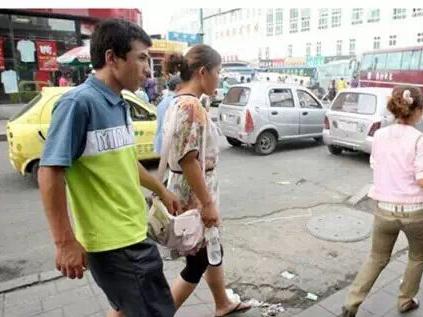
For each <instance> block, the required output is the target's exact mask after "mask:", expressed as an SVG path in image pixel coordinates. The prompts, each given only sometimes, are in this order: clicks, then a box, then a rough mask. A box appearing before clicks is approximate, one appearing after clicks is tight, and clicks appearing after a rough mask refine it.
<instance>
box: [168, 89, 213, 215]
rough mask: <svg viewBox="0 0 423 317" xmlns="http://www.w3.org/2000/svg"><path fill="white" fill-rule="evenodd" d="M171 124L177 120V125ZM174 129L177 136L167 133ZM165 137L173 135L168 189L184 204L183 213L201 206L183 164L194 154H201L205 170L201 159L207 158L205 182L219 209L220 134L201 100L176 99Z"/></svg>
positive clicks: (192, 98)
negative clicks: (184, 172)
mask: <svg viewBox="0 0 423 317" xmlns="http://www.w3.org/2000/svg"><path fill="white" fill-rule="evenodd" d="M171 120H174V122H173V124H172V122H171ZM170 127H173V129H174V131H173V133H172V131H169V130H167V129H171V128H170ZM164 133H165V135H166V137H168V136H167V135H169V134H171V135H172V136H171V138H172V139H171V143H170V149H169V157H168V163H169V167H170V172H169V180H168V189H169V190H170V191H171V192H173V193H175V194H176V196H177V197H178V198H179V199H180V200H181V203H182V206H183V210H184V211H186V210H189V209H194V208H199V207H200V206H201V205H200V202H199V200H198V199H197V197H196V196H195V194H194V192H193V191H192V189H191V186H190V185H189V184H188V181H187V180H186V178H185V176H184V175H183V174H182V168H181V166H180V164H179V163H180V161H181V160H182V159H183V158H184V157H185V156H186V155H187V154H188V153H189V152H192V151H198V153H199V155H198V159H199V160H200V165H201V166H203V162H201V159H202V157H205V164H204V165H205V169H206V173H205V181H206V184H207V188H208V190H209V193H210V195H211V197H212V199H213V200H214V202H215V204H216V207H217V208H218V209H219V184H218V180H217V171H216V166H217V163H218V154H219V146H218V136H219V133H218V128H217V127H216V125H215V124H214V122H213V121H212V120H211V118H210V115H209V114H208V112H207V111H206V109H205V108H204V107H203V106H202V105H201V103H200V100H199V99H198V98H196V97H194V96H191V95H181V96H178V97H176V98H175V99H174V102H173V103H172V105H171V106H170V107H169V109H168V111H167V113H166V118H165V123H164ZM204 142H205V144H204ZM203 150H204V152H205V153H204V154H203Z"/></svg>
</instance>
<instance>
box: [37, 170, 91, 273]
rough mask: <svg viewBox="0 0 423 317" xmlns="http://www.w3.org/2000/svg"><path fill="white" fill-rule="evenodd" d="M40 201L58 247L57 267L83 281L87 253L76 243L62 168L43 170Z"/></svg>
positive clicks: (40, 181)
mask: <svg viewBox="0 0 423 317" xmlns="http://www.w3.org/2000/svg"><path fill="white" fill-rule="evenodd" d="M38 182H39V186H40V192H41V198H42V201H43V204H44V210H45V214H46V217H47V220H48V223H49V227H50V231H51V234H52V236H53V240H54V244H55V246H56V268H57V269H58V270H60V271H62V274H63V275H64V276H67V277H69V278H71V279H74V278H75V277H77V278H82V276H83V272H84V269H85V267H86V260H85V250H84V249H83V247H82V246H81V245H80V244H79V242H78V241H77V240H76V238H75V235H74V233H73V230H72V226H71V223H70V219H69V215H68V210H67V204H66V190H65V177H64V168H63V167H40V170H39V174H38Z"/></svg>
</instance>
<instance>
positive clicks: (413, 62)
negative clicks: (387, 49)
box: [410, 50, 422, 70]
mask: <svg viewBox="0 0 423 317" xmlns="http://www.w3.org/2000/svg"><path fill="white" fill-rule="evenodd" d="M420 55H422V51H421V50H420V51H413V55H412V56H411V58H410V69H411V70H417V69H419V60H420Z"/></svg>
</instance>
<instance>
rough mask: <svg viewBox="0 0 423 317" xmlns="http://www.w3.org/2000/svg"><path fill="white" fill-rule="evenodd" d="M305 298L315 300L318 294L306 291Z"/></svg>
mask: <svg viewBox="0 0 423 317" xmlns="http://www.w3.org/2000/svg"><path fill="white" fill-rule="evenodd" d="M306 298H307V299H310V300H313V301H317V299H318V298H319V296H317V295H316V294H313V293H307V296H306Z"/></svg>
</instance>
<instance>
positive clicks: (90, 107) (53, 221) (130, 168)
mask: <svg viewBox="0 0 423 317" xmlns="http://www.w3.org/2000/svg"><path fill="white" fill-rule="evenodd" d="M151 45H152V42H151V39H150V37H149V36H148V35H147V34H146V33H145V32H144V30H143V29H141V27H139V26H138V25H136V24H134V23H132V22H128V21H125V20H118V19H112V20H106V21H104V22H102V23H101V24H99V25H98V26H97V28H96V30H95V31H94V32H93V34H92V38H91V52H90V54H91V61H92V65H93V68H94V69H95V70H96V73H95V75H93V76H90V77H89V78H88V79H87V80H86V81H85V82H84V83H83V84H81V85H79V86H78V87H76V88H75V89H72V90H71V91H69V92H68V93H66V94H65V95H63V97H62V98H60V100H59V101H58V103H57V104H56V106H55V108H54V110H53V114H52V121H51V126H50V128H49V131H48V136H47V140H46V143H45V147H44V152H43V155H42V158H41V162H40V166H41V167H40V171H39V185H40V191H41V195H42V200H43V204H44V209H45V212H46V216H47V219H48V222H49V225H50V230H51V232H52V236H53V239H54V242H55V245H56V267H57V269H58V270H60V271H61V272H62V274H63V275H64V276H67V277H68V278H71V279H74V278H76V277H77V278H82V277H83V272H84V270H85V268H87V267H89V269H90V271H91V274H92V276H93V278H94V280H95V282H96V283H97V285H98V286H99V287H100V288H101V289H102V290H103V292H104V293H105V294H106V296H107V298H108V300H109V302H110V304H111V306H112V307H113V308H114V310H112V311H110V312H109V315H108V316H123V315H124V316H163V317H171V316H173V315H174V313H175V306H174V303H173V300H172V296H171V293H170V289H169V286H168V284H167V281H166V279H165V277H164V274H163V263H162V260H161V257H160V254H159V251H158V249H157V246H156V244H155V243H154V242H153V241H152V240H150V239H149V238H147V228H148V226H147V210H146V208H147V206H146V202H145V198H144V195H143V191H142V190H141V187H140V186H141V185H142V186H144V187H145V188H148V189H150V190H151V191H153V192H155V193H157V194H158V195H159V197H160V198H161V200H162V201H163V203H164V204H165V205H166V207H167V208H168V209H169V210H170V211H171V212H177V211H178V210H179V209H180V205H179V202H178V200H177V198H176V196H175V195H174V194H173V193H171V192H169V191H168V190H167V189H166V188H165V187H164V186H163V185H162V184H161V183H160V182H159V181H158V180H157V179H156V178H154V177H153V176H151V175H150V174H149V173H148V172H147V171H146V170H145V168H144V167H143V166H142V165H141V164H140V163H139V162H138V160H137V153H136V147H135V143H134V134H133V127H132V122H131V118H130V114H129V107H128V105H127V103H126V102H125V101H124V100H123V99H122V97H121V91H122V89H127V90H130V91H135V90H136V89H137V88H138V87H140V85H141V83H142V81H144V80H145V77H146V75H147V73H148V72H149V66H148V61H149V56H148V48H149V47H150V46H151ZM65 184H66V187H67V192H68V195H69V196H68V199H67V198H66V195H65V192H66V190H65ZM67 201H69V203H70V209H71V212H72V215H73V217H72V218H73V219H74V220H75V223H74V227H75V233H74V231H73V229H72V226H71V225H70V219H69V216H68V210H67Z"/></svg>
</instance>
